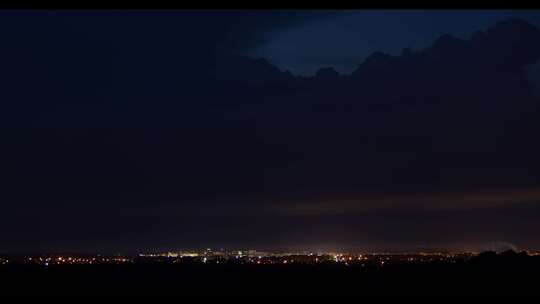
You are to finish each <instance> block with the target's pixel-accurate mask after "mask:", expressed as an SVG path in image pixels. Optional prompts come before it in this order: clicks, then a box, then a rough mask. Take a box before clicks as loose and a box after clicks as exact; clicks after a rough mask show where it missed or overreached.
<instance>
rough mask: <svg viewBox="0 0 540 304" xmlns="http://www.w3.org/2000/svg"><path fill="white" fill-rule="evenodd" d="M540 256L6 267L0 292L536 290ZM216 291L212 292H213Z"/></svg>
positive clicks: (412, 292) (479, 292)
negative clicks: (382, 262)
mask: <svg viewBox="0 0 540 304" xmlns="http://www.w3.org/2000/svg"><path fill="white" fill-rule="evenodd" d="M539 277H540V258H537V257H512V258H501V257H489V256H487V257H482V258H476V259H473V260H471V261H468V262H458V263H437V264H422V265H392V266H385V267H382V268H380V267H376V268H375V267H372V268H365V267H360V266H348V267H347V266H344V265H338V264H327V265H277V266H276V265H262V266H261V265H239V264H238V265H216V264H213V265H212V264H182V265H172V264H131V265H70V266H68V265H63V266H58V265H56V266H55V265H53V266H49V267H44V266H37V265H36V266H32V265H6V266H2V267H1V268H0V284H1V285H0V286H2V293H3V294H14V295H38V296H41V295H55V294H60V295H64V294H76V295H101V294H121V295H156V294H157V295H185V294H186V292H190V291H191V292H194V293H196V294H201V293H203V294H204V292H209V293H208V294H209V295H221V294H227V293H231V294H240V293H242V294H246V293H256V294H259V295H264V294H281V293H287V294H290V293H294V294H300V295H318V294H329V295H332V294H351V295H373V296H379V295H395V296H402V295H432V296H450V295H469V294H475V295H482V296H499V295H507V296H516V295H517V296H519V295H533V296H534V295H536V293H537V290H538V278H539ZM216 292H217V293H216Z"/></svg>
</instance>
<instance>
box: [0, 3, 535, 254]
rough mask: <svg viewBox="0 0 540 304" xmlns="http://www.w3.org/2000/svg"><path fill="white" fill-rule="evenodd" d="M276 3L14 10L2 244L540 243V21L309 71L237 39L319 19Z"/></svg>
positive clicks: (4, 123)
mask: <svg viewBox="0 0 540 304" xmlns="http://www.w3.org/2000/svg"><path fill="white" fill-rule="evenodd" d="M19 17H20V18H19ZM237 17H238V18H237ZM267 18H268V19H266V17H261V16H260V15H258V14H255V13H253V14H251V13H249V14H243V13H242V14H235V13H234V14H233V13H230V14H228V13H226V14H223V13H217V12H216V13H212V12H205V13H197V12H182V13H178V14H176V13H171V14H168V13H167V14H164V15H159V14H157V15H152V14H146V13H125V14H113V13H110V14H109V13H103V14H98V15H92V14H88V15H86V16H80V15H73V16H70V15H67V14H60V13H58V14H57V13H50V14H49V13H47V14H41V13H36V14H35V15H33V16H32V15H31V14H30V15H27V16H25V17H24V18H22V17H21V16H17V15H16V14H15V13H13V15H9V14H8V16H6V18H3V19H2V21H1V22H2V23H3V24H4V25H8V24H9V25H10V26H11V27H7V26H2V27H0V28H1V29H2V30H1V31H2V32H1V35H2V39H3V41H4V44H2V46H1V48H0V52H1V55H2V56H1V60H2V63H3V66H4V67H5V68H4V69H3V70H2V71H1V72H0V81H1V82H2V83H3V85H4V90H2V92H1V94H2V100H3V101H4V103H5V106H4V110H3V111H2V112H1V113H0V117H1V120H0V126H1V127H2V128H1V133H2V134H1V135H2V139H3V143H4V147H5V148H4V149H3V150H2V152H1V157H2V162H3V163H2V168H3V169H2V183H3V185H4V186H5V189H6V190H5V191H4V192H3V193H2V201H3V202H6V203H4V205H3V210H4V211H5V212H3V213H2V219H3V220H4V221H2V225H3V226H1V227H0V228H1V230H2V231H10V232H11V233H4V234H1V235H0V239H1V240H3V241H4V244H11V245H12V246H13V248H27V249H31V248H37V247H32V246H43V248H46V247H47V246H52V245H51V244H54V245H55V246H58V248H69V247H70V246H74V247H76V248H85V249H88V247H85V245H84V243H83V242H82V241H78V240H79V239H80V238H81V236H84V237H83V238H87V239H92V240H94V241H95V243H97V244H102V245H103V246H104V248H105V247H106V248H113V247H114V244H117V246H121V247H122V248H129V249H131V250H134V249H135V248H140V247H141V246H142V247H144V246H147V247H148V246H167V244H177V243H179V242H182V243H183V244H188V245H189V244H191V245H200V244H201V242H203V241H201V240H207V242H216V241H219V240H222V241H223V242H226V243H228V244H234V243H235V242H236V243H237V245H238V244H239V245H242V246H243V245H246V246H247V245H248V244H255V243H256V242H255V241H253V240H256V239H257V235H259V234H264V235H268V236H269V238H268V240H267V241H266V244H265V245H269V244H273V245H276V244H280V242H281V243H283V244H286V243H287V244H289V243H293V244H294V243H298V241H299V240H300V239H301V238H302V236H303V235H304V236H305V235H313V236H312V239H310V240H307V241H309V242H318V240H319V241H320V242H323V241H324V242H331V241H332V240H336V242H337V241H339V242H343V243H348V242H349V243H354V244H360V243H362V241H365V242H368V243H369V242H375V241H377V242H383V243H384V242H387V243H388V244H389V243H395V242H396V241H399V242H400V244H402V245H403V244H407V243H408V244H416V243H417V242H426V243H430V242H434V241H440V242H443V241H448V242H456V241H459V240H456V239H447V240H442V239H441V238H440V237H441V235H443V234H444V233H445V232H448V231H456V233H455V234H454V236H456V237H458V236H461V235H463V232H464V229H465V227H466V228H467V229H470V234H469V236H468V239H467V240H464V241H467V242H469V241H470V242H474V241H479V240H481V241H484V238H493V237H497V239H505V240H508V241H512V242H516V243H518V244H527V245H531V244H532V245H534V240H535V238H533V237H532V234H531V233H530V231H536V230H537V229H536V228H539V227H538V226H537V225H538V224H534V221H533V219H534V218H535V215H536V214H537V213H538V210H537V209H538V206H537V204H536V201H537V198H538V197H537V195H536V193H537V190H536V189H537V186H538V174H536V173H537V172H538V170H539V169H540V163H539V162H538V161H537V155H538V154H539V152H540V146H539V145H538V144H537V143H536V141H535V140H534V138H535V136H536V134H537V133H538V131H539V130H540V126H539V124H538V122H537V121H538V120H537V116H538V114H539V112H538V98H537V92H536V91H535V89H534V87H533V86H532V85H531V84H530V82H529V80H528V78H527V74H526V72H525V69H526V67H527V65H529V64H531V63H534V62H535V61H537V60H538V56H539V55H540V32H539V31H538V29H536V28H535V27H533V26H531V25H530V24H528V23H526V22H523V21H521V20H516V19H511V20H508V21H505V22H501V23H499V24H497V25H495V26H494V27H492V28H490V29H488V30H486V31H483V32H479V33H476V34H474V35H473V36H472V37H471V38H470V39H458V38H455V37H452V36H449V35H444V36H442V37H440V38H439V39H437V40H436V41H434V42H433V44H432V45H430V46H429V47H427V48H425V49H421V50H415V51H411V50H404V51H403V53H402V54H401V55H399V56H390V55H388V54H385V53H382V52H377V53H374V54H372V55H371V56H369V57H368V58H367V59H366V60H365V61H363V62H359V63H358V68H357V69H356V70H355V71H354V72H353V73H352V74H349V75H340V74H338V73H336V72H335V71H333V70H332V69H329V68H326V69H322V70H321V71H320V72H319V73H317V75H316V76H315V77H298V76H295V75H292V74H290V73H287V72H283V71H280V70H279V69H277V68H276V67H275V66H273V65H272V64H271V63H269V62H268V61H267V60H264V59H252V58H249V57H245V56H240V55H237V54H235V51H239V50H241V49H247V48H250V47H252V46H253V45H256V44H258V43H260V42H259V41H260V39H264V37H265V35H269V34H270V33H271V32H272V31H273V30H275V29H276V28H280V27H281V26H284V27H285V26H289V25H290V24H293V23H294V22H307V21H306V20H303V19H302V18H300V20H298V19H297V18H298V16H296V15H295V14H292V15H285V16H279V15H277V17H270V16H269V17H267ZM233 19H234V20H235V21H237V23H235V24H233V23H232V20H233ZM22 20H26V21H29V22H23V21H22ZM30 20H31V22H30ZM244 28H250V29H251V30H249V31H244V30H243V29H244ZM471 32H474V31H471ZM493 189H497V191H499V192H496V191H493ZM516 189H521V190H516ZM522 189H525V190H522ZM454 202H455V203H454ZM505 208H506V209H505ZM464 210H468V211H467V213H466V214H464V213H460V212H463V211H464ZM500 210H506V211H508V212H507V213H504V214H502V215H501V214H500ZM400 217H403V218H404V219H403V220H400ZM432 217H433V218H435V219H437V221H436V222H433V220H432V219H431V218H432ZM418 218H420V220H418ZM520 220H523V221H522V222H520ZM475 221H476V223H477V224H478V227H476V228H475V225H474V223H475ZM500 221H509V222H511V223H512V225H513V226H514V227H515V229H511V230H504V229H502V228H497V229H495V228H493V227H498V226H497V223H498V222H500ZM536 222H538V221H536ZM275 223H280V227H275ZM340 223H345V224H340ZM462 223H466V225H465V226H460V225H461V224H462ZM281 224H282V225H281ZM205 227H206V228H205ZM310 227H311V228H310ZM426 227H432V229H431V231H430V232H429V233H425V232H422V231H423V229H425V228H426ZM533 228H534V229H533ZM66 229H67V230H66ZM396 229H397V230H396ZM38 230H39V231H46V232H47V233H45V234H46V235H44V236H36V235H34V234H33V232H34V231H38ZM312 230H313V231H312ZM290 231H294V233H290ZM358 231H362V232H363V233H362V234H361V235H358V233H357V232H358ZM396 231H399V233H397V232H396ZM312 232H313V233H312ZM458 232H459V233H458ZM396 233H397V234H396ZM499 236H500V237H499ZM508 238H510V239H508ZM28 244H33V245H28ZM118 244H120V245H118ZM6 246H7V245H6ZM62 246H64V247H62ZM96 246H97V245H96ZM186 246H187V245H186Z"/></svg>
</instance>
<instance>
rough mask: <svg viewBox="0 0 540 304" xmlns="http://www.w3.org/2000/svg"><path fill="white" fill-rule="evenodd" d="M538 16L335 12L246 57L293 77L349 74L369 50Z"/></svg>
mask: <svg viewBox="0 0 540 304" xmlns="http://www.w3.org/2000/svg"><path fill="white" fill-rule="evenodd" d="M305 14H307V15H309V13H308V12H306V13H305ZM538 15H539V14H538V12H537V11H535V10H357V11H353V10H351V11H335V12H333V13H329V15H328V16H324V18H313V19H309V20H306V22H304V23H299V24H294V25H291V26H290V27H287V28H284V29H283V30H276V31H273V32H272V33H271V34H270V35H269V39H268V40H267V41H266V42H265V43H263V44H262V45H260V46H258V47H257V48H255V49H254V50H251V51H249V52H247V53H248V54H251V55H253V56H262V57H267V58H269V59H270V61H271V62H272V63H274V64H275V65H277V66H278V67H279V68H281V69H284V70H290V71H291V72H293V73H298V74H304V75H313V74H315V72H316V71H317V70H318V69H319V68H320V67H325V66H332V67H334V68H335V69H336V70H337V71H339V72H341V73H350V72H352V71H353V70H354V69H355V68H356V67H357V66H358V65H359V64H360V63H361V62H362V61H363V60H364V59H365V58H366V57H367V56H368V55H370V54H371V53H373V52H375V51H383V52H387V53H389V54H392V55H399V54H400V53H401V50H402V49H403V48H405V47H409V48H412V49H419V48H424V47H426V46H428V45H430V44H431V43H432V42H433V40H435V39H436V38H437V37H439V36H441V35H442V34H452V35H455V36H456V37H459V38H468V37H469V36H470V35H471V34H472V33H474V31H476V30H483V29H486V28H487V27H489V26H491V25H492V24H494V23H496V22H498V21H500V20H503V19H505V18H510V17H520V18H523V19H524V20H527V21H529V22H531V23H532V24H535V25H540V17H539V16H538Z"/></svg>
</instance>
